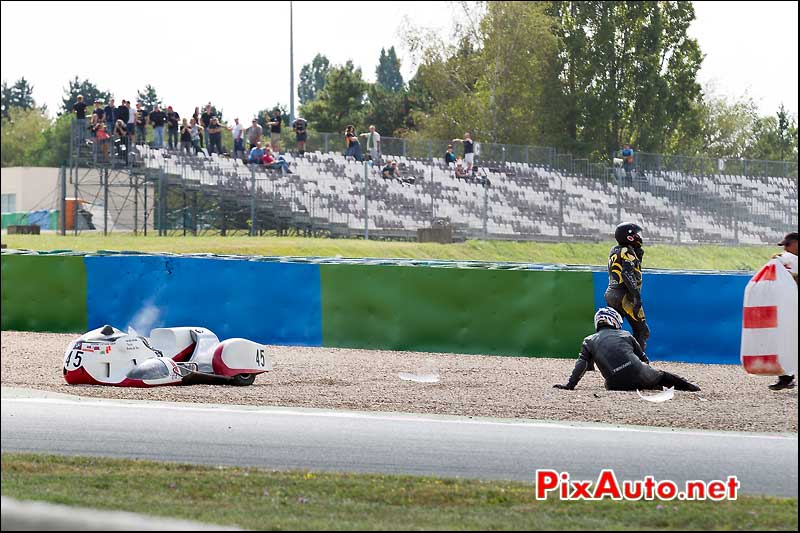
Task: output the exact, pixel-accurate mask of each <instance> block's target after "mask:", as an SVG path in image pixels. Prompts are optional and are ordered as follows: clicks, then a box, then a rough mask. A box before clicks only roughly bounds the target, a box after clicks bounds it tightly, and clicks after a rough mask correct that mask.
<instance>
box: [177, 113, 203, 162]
mask: <svg viewBox="0 0 800 533" xmlns="http://www.w3.org/2000/svg"><path fill="white" fill-rule="evenodd" d="M193 124H194V119H192V124H191V125H190V124H189V121H188V120H186V118H185V117H184V118H183V121H182V122H181V136H180V139H181V152H186V153H187V154H189V155H191V154H192V125H193ZM198 133H199V132H198ZM198 137H199V135H198Z"/></svg>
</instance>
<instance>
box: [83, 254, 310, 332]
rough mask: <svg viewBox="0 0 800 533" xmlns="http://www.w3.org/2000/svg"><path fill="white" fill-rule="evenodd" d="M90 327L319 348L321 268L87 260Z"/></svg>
mask: <svg viewBox="0 0 800 533" xmlns="http://www.w3.org/2000/svg"><path fill="white" fill-rule="evenodd" d="M85 261H86V277H87V307H88V324H89V328H97V327H100V326H102V325H103V324H112V325H114V326H117V327H123V328H124V327H126V325H132V326H133V327H134V328H136V329H137V331H139V333H140V334H148V333H149V330H150V328H154V327H162V326H179V325H180V326H201V327H205V328H208V329H210V330H211V331H213V332H214V333H216V334H217V336H219V338H220V339H227V338H230V337H244V338H247V339H251V340H254V341H257V342H261V343H264V344H291V345H304V346H320V345H321V344H322V315H321V312H322V311H321V308H322V306H321V297H320V272H319V265H314V264H298V263H280V262H259V261H242V260H226V259H219V258H216V259H206V258H194V257H170V256H135V257H131V256H127V257H125V256H99V257H98V256H87V257H86V258H85Z"/></svg>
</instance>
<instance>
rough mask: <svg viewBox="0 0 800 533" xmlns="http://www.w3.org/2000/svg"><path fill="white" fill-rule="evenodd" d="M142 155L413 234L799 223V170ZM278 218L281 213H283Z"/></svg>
mask: <svg viewBox="0 0 800 533" xmlns="http://www.w3.org/2000/svg"><path fill="white" fill-rule="evenodd" d="M137 149H138V150H137V155H136V157H137V159H138V160H139V161H141V163H142V164H143V165H144V166H145V167H146V168H150V169H163V172H164V173H165V174H166V175H168V176H172V177H174V178H175V179H176V180H179V183H180V185H182V186H184V187H187V188H192V187H194V188H203V189H204V190H211V189H215V188H216V189H220V190H225V191H227V193H228V194H233V195H234V196H238V197H239V199H240V201H241V204H242V205H247V204H248V203H249V202H250V198H251V191H252V190H253V185H255V193H256V198H258V199H259V201H263V202H266V203H267V204H268V203H270V202H271V203H272V205H274V206H275V208H276V209H278V210H279V211H281V212H282V216H286V217H295V218H296V217H303V219H304V220H305V221H306V222H308V223H310V224H315V225H316V226H317V227H328V228H330V229H331V230H333V229H336V230H337V231H338V233H341V234H349V235H359V234H362V233H363V231H364V225H365V217H366V218H368V224H369V226H368V227H369V231H370V233H371V235H373V236H377V237H380V236H385V237H406V238H411V237H413V236H415V235H416V230H418V229H420V228H425V227H430V226H431V224H432V222H433V221H434V220H438V221H445V222H446V223H449V224H450V225H451V226H452V227H453V230H454V234H455V235H458V236H461V237H462V238H473V237H481V238H489V239H515V240H525V239H535V240H559V239H565V238H570V239H574V240H599V239H608V238H609V237H610V236H611V235H612V234H613V229H614V227H615V226H616V224H617V223H618V222H619V221H621V220H635V221H639V222H640V223H642V224H643V225H644V226H645V228H646V230H647V238H648V240H649V241H651V242H676V241H680V242H683V243H733V242H740V243H750V244H759V243H775V242H777V239H779V238H780V237H781V236H782V235H783V234H784V233H785V232H787V231H791V230H792V229H796V223H797V215H798V212H797V180H796V179H793V178H774V177H766V178H763V177H761V178H754V177H746V176H731V175H711V176H691V175H682V174H680V173H677V172H663V173H649V174H644V175H641V176H636V178H635V179H632V180H629V182H625V181H624V180H622V181H621V182H619V183H618V181H617V180H616V179H613V178H612V180H610V181H602V180H596V179H592V178H586V177H582V176H575V175H569V174H566V173H564V172H563V171H560V170H553V169H547V168H544V167H541V166H534V165H527V164H524V163H495V162H491V161H489V162H481V163H480V165H481V168H480V171H479V174H480V176H481V180H484V181H483V183H489V184H490V185H488V186H487V185H484V184H483V183H482V182H481V181H479V180H466V181H465V180H460V179H456V178H455V176H454V172H453V170H452V168H449V167H447V166H445V165H444V163H441V162H439V161H431V160H421V159H412V158H406V157H402V156H397V157H393V158H394V159H395V160H397V161H398V163H399V166H400V169H401V173H402V175H403V176H413V177H415V178H416V180H415V183H414V184H407V183H402V182H400V181H398V180H385V179H383V178H382V177H381V174H380V167H379V166H377V165H376V166H371V164H369V163H368V164H367V174H368V176H369V183H368V193H367V194H368V203H367V204H368V205H366V206H365V201H364V192H365V191H364V163H359V162H354V161H348V160H347V159H345V157H344V156H342V155H341V154H340V153H334V152H328V153H321V152H309V153H306V154H305V156H304V157H292V156H290V155H287V156H286V157H287V160H289V162H290V168H291V172H292V173H291V174H286V175H284V174H282V173H281V172H280V171H273V170H265V169H264V168H263V167H258V166H256V167H250V166H247V165H245V164H243V163H242V162H241V161H238V160H234V159H230V158H227V157H220V156H218V155H216V154H212V155H211V156H210V157H208V156H205V155H204V154H202V155H200V156H197V157H195V156H187V155H178V154H175V153H167V152H166V151H164V150H157V149H152V148H149V147H147V146H139V147H137ZM276 216H277V215H276Z"/></svg>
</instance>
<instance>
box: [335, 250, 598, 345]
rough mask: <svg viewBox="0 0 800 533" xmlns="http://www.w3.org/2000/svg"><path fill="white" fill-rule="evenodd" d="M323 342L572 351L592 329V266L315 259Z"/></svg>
mask: <svg viewBox="0 0 800 533" xmlns="http://www.w3.org/2000/svg"><path fill="white" fill-rule="evenodd" d="M320 274H321V280H322V344H323V346H332V347H351V348H370V349H389V350H414V351H428V352H453V353H475V354H497V355H516V356H533V357H536V356H540V357H544V356H547V357H570V358H571V357H575V356H576V355H577V353H578V352H579V351H580V344H581V340H582V339H583V338H584V337H585V336H586V335H589V334H591V333H592V332H593V327H592V316H593V315H594V301H593V292H592V274H591V272H559V271H513V270H478V269H463V268H428V267H402V266H374V265H365V266H362V265H326V264H322V265H320Z"/></svg>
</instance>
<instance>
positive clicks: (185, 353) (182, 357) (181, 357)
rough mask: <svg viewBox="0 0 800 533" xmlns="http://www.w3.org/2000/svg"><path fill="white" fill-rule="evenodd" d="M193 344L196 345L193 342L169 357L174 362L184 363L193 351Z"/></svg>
mask: <svg viewBox="0 0 800 533" xmlns="http://www.w3.org/2000/svg"><path fill="white" fill-rule="evenodd" d="M195 346H197V343H195V342H193V343H192V344H190V345H189V346H187V347H186V348H185V349H183V350H181V351H180V352H179V353H177V354H175V355H173V356H172V358H171V359H172V360H173V361H175V362H176V363H185V362H186V361H188V360H189V358H190V357H191V356H192V354H193V353H194V348H195Z"/></svg>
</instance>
